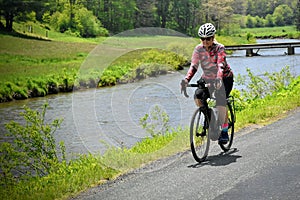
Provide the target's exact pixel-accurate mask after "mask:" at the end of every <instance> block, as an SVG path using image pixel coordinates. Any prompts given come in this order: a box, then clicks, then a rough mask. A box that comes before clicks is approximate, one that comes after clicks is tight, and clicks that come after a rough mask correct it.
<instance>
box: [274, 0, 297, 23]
mask: <svg viewBox="0 0 300 200" xmlns="http://www.w3.org/2000/svg"><path fill="white" fill-rule="evenodd" d="M273 16H274V18H275V24H276V25H277V26H284V25H291V24H293V11H292V9H291V8H290V7H289V6H288V5H286V4H283V5H280V6H278V7H277V8H275V11H274V13H273Z"/></svg>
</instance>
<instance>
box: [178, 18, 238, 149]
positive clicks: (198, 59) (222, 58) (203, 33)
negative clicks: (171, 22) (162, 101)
mask: <svg viewBox="0 0 300 200" xmlns="http://www.w3.org/2000/svg"><path fill="white" fill-rule="evenodd" d="M215 33H216V29H215V27H214V25H212V24H211V23H206V24H203V25H202V26H200V28H199V31H198V35H199V36H200V39H201V43H200V44H198V45H197V46H196V47H195V49H194V52H193V55H192V60H191V66H190V68H189V70H188V72H187V74H186V76H185V78H184V80H183V83H184V84H181V87H186V86H187V84H188V83H189V82H190V80H191V79H192V78H193V76H194V75H195V73H196V72H197V70H198V67H199V65H200V66H201V69H202V71H203V73H202V75H201V78H200V79H201V80H204V81H205V82H206V83H212V82H213V83H215V88H216V89H217V90H219V91H220V92H217V93H216V104H217V109H218V111H219V119H220V120H221V123H222V124H223V125H222V132H221V136H220V138H219V142H220V143H222V144H226V143H227V142H228V119H227V109H226V98H228V96H229V94H230V92H231V90H232V86H233V72H232V70H231V68H230V66H229V64H228V63H227V61H226V53H225V47H224V46H223V45H222V44H219V43H218V42H217V41H216V40H215ZM206 91H207V90H203V89H200V88H197V90H196V91H195V95H194V99H195V103H196V105H197V106H199V107H201V106H203V104H204V103H205V102H206V100H207V98H209V96H210V93H211V91H210V93H208V92H206Z"/></svg>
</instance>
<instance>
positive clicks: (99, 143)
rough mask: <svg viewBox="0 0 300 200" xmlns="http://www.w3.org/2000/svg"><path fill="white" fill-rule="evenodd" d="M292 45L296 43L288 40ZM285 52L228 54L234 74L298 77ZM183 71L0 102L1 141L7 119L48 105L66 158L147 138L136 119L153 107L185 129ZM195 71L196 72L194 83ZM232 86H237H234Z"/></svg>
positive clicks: (295, 61)
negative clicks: (59, 122) (57, 122)
mask: <svg viewBox="0 0 300 200" xmlns="http://www.w3.org/2000/svg"><path fill="white" fill-rule="evenodd" d="M276 41H278V42H287V41H290V40H259V41H258V42H259V43H262V42H276ZM293 41H295V40H293ZM285 51H287V50H286V49H267V50H260V51H259V54H260V55H261V56H256V57H246V56H245V51H236V52H234V53H233V54H232V55H230V56H228V59H227V60H228V62H229V63H230V65H231V67H232V69H233V70H234V73H235V75H237V74H241V75H245V74H246V69H247V68H250V69H251V71H252V72H253V73H254V74H255V75H261V74H263V73H264V72H275V71H280V70H281V69H282V68H283V67H285V66H287V65H288V66H290V69H291V72H292V73H293V75H297V76H298V75H300V49H299V48H296V49H295V55H290V56H287V55H285V53H284V52H285ZM186 71H187V69H184V70H182V71H180V72H174V73H172V74H168V75H163V76H159V77H157V78H149V79H146V80H142V81H139V82H135V83H130V84H124V85H118V86H115V87H106V88H99V89H88V90H82V91H76V92H74V93H65V94H59V95H49V96H47V97H44V98H33V99H27V100H21V101H13V102H8V103H2V104H0V119H1V123H0V130H1V137H2V140H3V139H4V138H5V137H4V136H3V135H4V133H5V128H4V124H5V123H8V122H9V121H11V120H15V121H20V120H21V117H20V116H19V113H20V112H21V111H22V107H23V106H24V105H26V106H28V107H30V108H32V109H37V108H41V106H42V105H43V104H44V103H46V102H48V104H49V109H48V111H47V113H46V119H47V121H49V122H50V121H51V120H53V119H55V118H63V119H64V121H63V123H62V125H61V127H60V129H59V130H57V131H56V133H55V137H56V139H57V141H60V140H63V141H64V142H65V144H66V148H67V152H68V154H69V156H73V155H76V154H78V153H88V152H91V153H98V152H100V153H103V152H105V150H106V149H107V148H108V147H109V146H117V147H123V146H125V147H130V146H132V145H133V144H135V143H136V142H138V141H140V140H141V139H143V138H145V137H148V136H149V134H147V133H145V131H144V130H143V129H142V128H141V126H140V125H139V119H140V118H141V117H143V116H144V115H145V114H146V113H149V112H150V110H151V109H152V108H153V107H154V106H159V108H160V109H161V110H163V111H165V112H166V113H167V114H168V115H169V120H170V126H171V127H174V128H176V127H178V126H179V125H180V126H182V127H186V126H188V124H189V120H190V117H191V115H192V112H193V111H194V109H195V105H194V102H193V98H192V96H193V90H194V89H188V93H189V95H190V98H185V97H183V95H181V94H180V88H179V83H180V80H181V79H182V78H183V76H184V74H185V73H186ZM199 76H200V73H197V74H196V76H195V77H194V79H193V80H192V81H194V80H197V77H199ZM235 87H236V88H239V86H237V85H235Z"/></svg>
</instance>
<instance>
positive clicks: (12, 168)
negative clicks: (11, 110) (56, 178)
mask: <svg viewBox="0 0 300 200" xmlns="http://www.w3.org/2000/svg"><path fill="white" fill-rule="evenodd" d="M47 107H48V104H45V105H44V106H43V108H42V111H41V112H40V111H38V110H31V109H30V108H28V107H24V110H25V111H24V112H22V113H21V116H22V117H23V118H24V119H25V121H26V122H25V124H24V125H23V124H21V123H18V122H15V121H11V122H10V123H8V124H6V126H5V127H6V129H7V130H8V133H7V135H6V137H7V139H8V140H9V141H7V142H2V143H1V146H0V149H1V154H0V160H1V164H0V165H1V172H2V173H1V185H4V186H7V184H9V183H11V182H12V183H13V182H14V181H16V180H19V179H24V178H29V177H32V176H39V177H42V176H44V175H47V174H49V173H50V172H51V170H53V169H54V167H55V166H56V165H57V164H58V163H59V162H60V161H65V158H66V156H65V146H64V143H63V142H61V143H59V150H60V152H59V151H58V150H57V145H56V141H55V138H54V133H55V131H56V130H57V129H58V128H59V127H60V124H61V123H62V120H61V119H55V120H53V121H52V122H51V123H46V122H45V114H46V109H47ZM59 155H61V158H60V156H59Z"/></svg>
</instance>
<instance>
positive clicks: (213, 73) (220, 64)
mask: <svg viewBox="0 0 300 200" xmlns="http://www.w3.org/2000/svg"><path fill="white" fill-rule="evenodd" d="M199 65H200V66H201V68H202V71H203V73H202V76H201V77H202V78H204V79H207V80H211V79H216V78H223V77H232V76H233V73H232V71H231V69H230V66H229V64H228V63H227V61H226V53H225V47H224V45H222V44H219V43H216V42H214V43H213V45H212V48H211V50H210V51H209V52H207V51H206V49H205V48H204V46H203V45H202V44H199V45H197V46H196V47H195V49H194V52H193V55H192V60H191V66H190V68H189V70H188V72H187V74H186V77H185V79H187V80H188V81H190V80H191V79H192V78H193V76H194V75H195V73H196V72H197V70H198V67H199Z"/></svg>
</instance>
